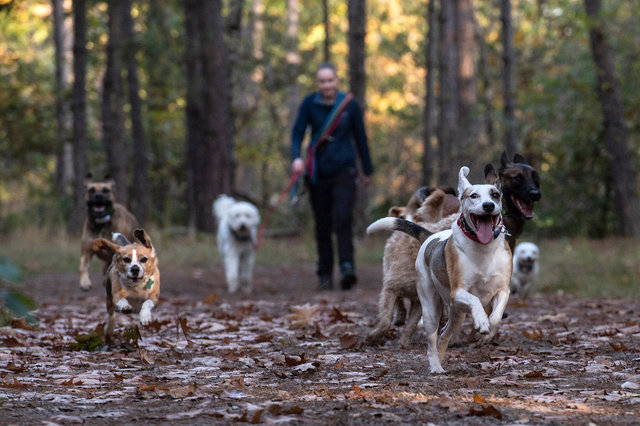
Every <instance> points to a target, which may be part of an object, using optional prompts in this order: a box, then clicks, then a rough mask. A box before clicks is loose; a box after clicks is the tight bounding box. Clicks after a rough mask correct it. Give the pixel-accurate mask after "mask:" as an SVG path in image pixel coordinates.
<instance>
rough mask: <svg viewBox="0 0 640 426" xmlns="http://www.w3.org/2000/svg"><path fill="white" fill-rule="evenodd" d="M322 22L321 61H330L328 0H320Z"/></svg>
mask: <svg viewBox="0 0 640 426" xmlns="http://www.w3.org/2000/svg"><path fill="white" fill-rule="evenodd" d="M322 23H323V25H324V49H323V56H322V61H323V62H331V51H330V50H331V49H330V48H331V40H330V32H329V0H322Z"/></svg>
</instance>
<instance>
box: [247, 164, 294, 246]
mask: <svg viewBox="0 0 640 426" xmlns="http://www.w3.org/2000/svg"><path fill="white" fill-rule="evenodd" d="M301 174H302V172H296V173H294V174H293V175H291V179H289V184H288V185H287V187H286V188H285V189H284V191H282V192H281V193H280V195H279V196H278V201H276V203H275V204H272V205H271V207H269V210H267V214H266V215H265V216H264V220H263V221H262V225H260V232H258V241H257V242H256V250H258V248H260V243H262V238H263V237H264V231H265V230H266V229H267V224H268V223H269V219H271V215H272V214H273V212H274V211H275V209H276V208H277V207H278V206H279V205H280V203H281V202H282V200H283V199H284V197H285V196H286V195H287V194H288V193H289V192H290V191H291V188H293V185H295V184H296V181H297V180H298V178H299V177H300V175H301Z"/></svg>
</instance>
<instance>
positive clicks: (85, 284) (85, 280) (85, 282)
mask: <svg viewBox="0 0 640 426" xmlns="http://www.w3.org/2000/svg"><path fill="white" fill-rule="evenodd" d="M80 288H81V289H83V290H84V291H87V290H89V289H90V288H91V279H90V278H89V276H88V275H87V276H82V277H80Z"/></svg>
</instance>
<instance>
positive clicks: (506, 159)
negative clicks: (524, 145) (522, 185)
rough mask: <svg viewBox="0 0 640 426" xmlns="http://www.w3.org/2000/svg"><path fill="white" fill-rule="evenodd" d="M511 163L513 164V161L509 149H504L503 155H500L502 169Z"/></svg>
mask: <svg viewBox="0 0 640 426" xmlns="http://www.w3.org/2000/svg"><path fill="white" fill-rule="evenodd" d="M509 164H511V161H509V156H508V155H507V151H502V156H501V157H500V169H506V168H507V166H508V165H509Z"/></svg>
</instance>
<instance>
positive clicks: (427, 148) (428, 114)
mask: <svg viewBox="0 0 640 426" xmlns="http://www.w3.org/2000/svg"><path fill="white" fill-rule="evenodd" d="M437 47H438V44H437V41H436V0H429V6H428V9H427V51H426V68H427V72H426V76H425V85H426V98H425V102H424V112H423V122H424V129H423V138H422V141H423V145H424V154H423V156H422V184H423V185H430V184H431V179H432V178H433V165H434V158H433V157H434V152H433V146H432V145H431V138H432V136H433V125H434V123H435V120H434V116H433V114H434V109H435V94H434V92H433V83H434V75H435V71H436V53H437V51H436V49H437Z"/></svg>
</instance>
